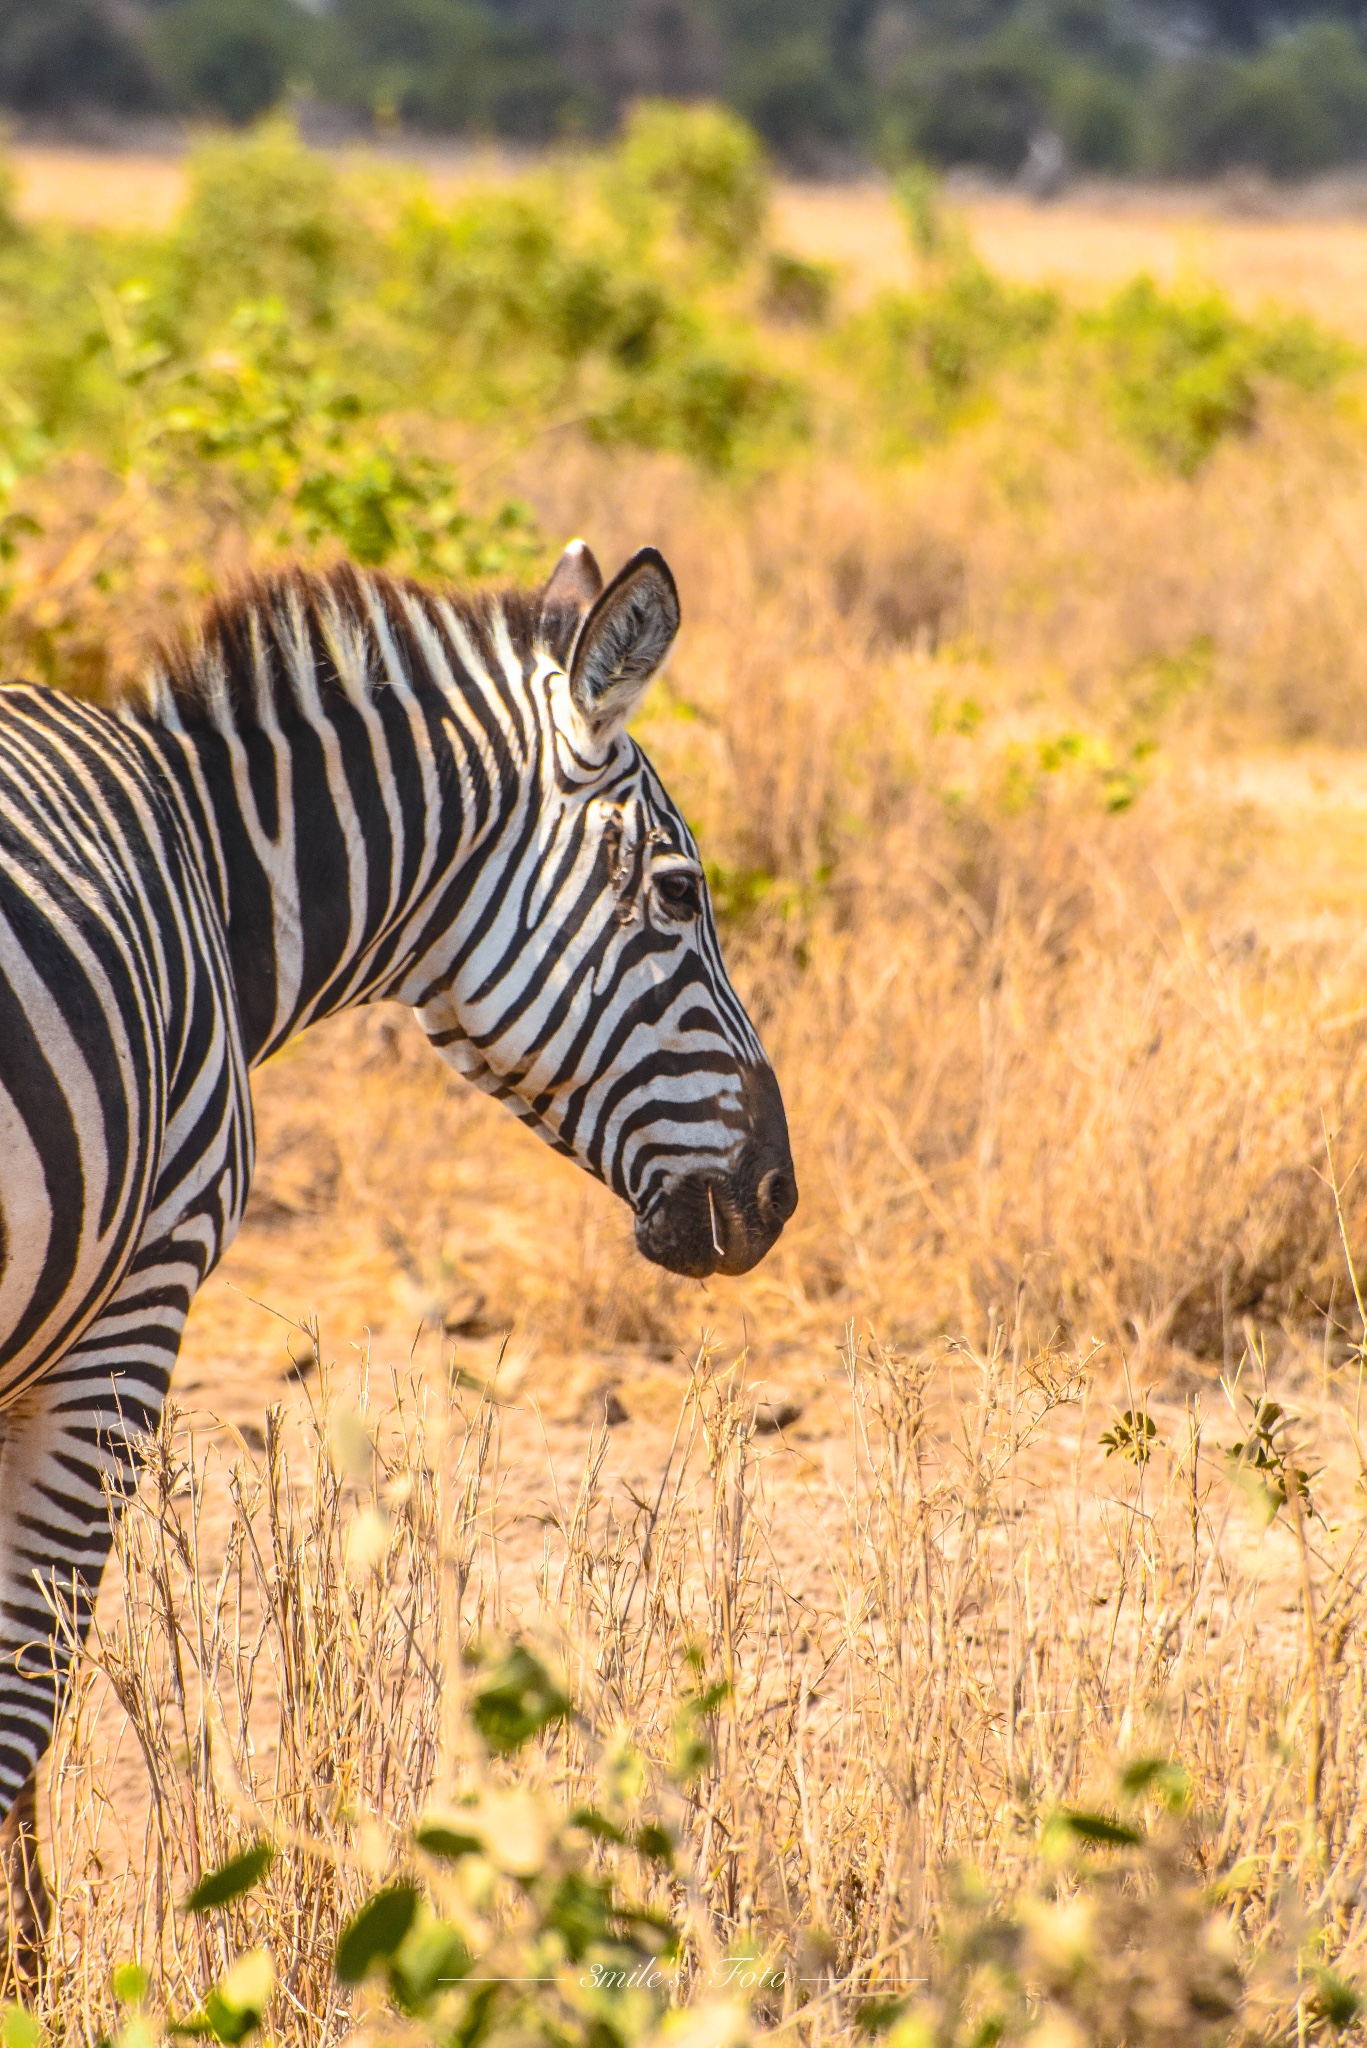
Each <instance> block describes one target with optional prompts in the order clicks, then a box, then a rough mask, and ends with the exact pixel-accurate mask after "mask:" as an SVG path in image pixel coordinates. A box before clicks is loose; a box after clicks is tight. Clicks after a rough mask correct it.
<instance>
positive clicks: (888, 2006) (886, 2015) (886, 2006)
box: [854, 1998, 911, 2035]
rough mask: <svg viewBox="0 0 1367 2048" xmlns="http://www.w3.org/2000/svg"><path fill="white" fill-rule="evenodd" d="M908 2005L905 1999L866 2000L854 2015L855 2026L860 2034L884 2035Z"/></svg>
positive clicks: (908, 2001)
mask: <svg viewBox="0 0 1367 2048" xmlns="http://www.w3.org/2000/svg"><path fill="white" fill-rule="evenodd" d="M910 2003H911V2001H910V1999H907V1998H866V1999H865V2001H864V2003H863V2004H862V2005H861V2006H860V2008H859V2011H858V2012H857V2013H856V2014H855V2021H854V2023H855V2026H856V2027H857V2028H858V2029H859V2032H860V2033H861V2034H875V2035H876V2034H886V2033H887V2031H888V2028H889V2027H891V2026H893V2025H895V2024H896V2022H897V2021H898V2020H900V2019H901V2017H902V2014H903V2013H904V2012H905V2011H906V2009H907V2007H908V2005H909V2004H910Z"/></svg>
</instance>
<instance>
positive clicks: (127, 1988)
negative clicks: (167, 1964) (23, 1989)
mask: <svg viewBox="0 0 1367 2048" xmlns="http://www.w3.org/2000/svg"><path fill="white" fill-rule="evenodd" d="M109 1986H110V1989H111V1990H112V1992H113V1993H114V1996H115V1998H117V1999H118V2001H119V2004H120V2005H141V2004H142V2001H143V1999H144V1998H146V1996H147V1986H148V1976H147V1972H146V1970H144V1968H143V1967H142V1964H141V1963H119V1964H118V1965H117V1967H116V1968H115V1969H114V1970H113V1971H112V1972H111V1974H110V1978H109ZM4 2043H5V2048H22V2043H20V2042H18V2041H11V2040H10V2038H9V2036H8V2035H6V2036H5V2037H4Z"/></svg>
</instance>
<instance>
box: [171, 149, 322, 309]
mask: <svg viewBox="0 0 1367 2048" xmlns="http://www.w3.org/2000/svg"><path fill="white" fill-rule="evenodd" d="M360 239H361V231H360V230H359V228H358V226H357V224H356V222H355V221H354V220H352V221H348V220H347V218H346V215H345V211H344V209H343V205H342V201H341V195H340V192H339V187H338V178H337V173H336V172H335V171H334V170H333V168H332V166H331V165H330V164H329V163H328V162H327V160H326V158H324V157H322V156H319V155H317V154H316V153H315V152H314V151H312V150H308V149H305V148H304V147H303V145H302V144H301V143H300V141H299V139H298V137H297V136H296V135H295V133H294V131H293V130H292V129H291V128H289V127H288V126H287V125H286V124H284V123H283V122H271V123H268V124H267V125H266V126H264V127H262V128H259V129H257V130H256V132H255V133H254V134H253V135H251V136H249V137H247V138H245V139H244V140H240V141H218V142H211V143H208V144H206V145H205V146H204V147H202V148H201V149H200V150H199V151H198V152H197V153H196V155H195V156H194V158H193V159H192V161H191V165H190V196H189V199H188V201H187V203H186V206H185V210H184V212H183V214H182V215H181V218H180V220H179V222H178V224H177V226H176V229H175V231H174V234H173V237H172V241H171V249H170V255H171V263H172V268H173V273H174V281H173V292H174V295H175V297H176V298H178V299H179V301H180V304H181V307H182V308H183V310H184V312H185V314H186V315H187V316H188V317H190V318H191V319H193V320H195V321H197V322H198V323H199V324H200V325H203V324H205V323H207V322H211V321H213V320H215V319H221V318H222V317H223V316H224V315H225V314H227V313H230V312H231V311H232V309H233V307H234V306H237V305H241V304H244V303H246V302H249V301H255V300H260V299H266V298H277V299H279V300H280V301H281V302H282V304H283V305H284V306H285V307H286V308H287V309H288V311H289V313H290V315H291V317H293V318H294V319H296V320H298V321H300V322H302V323H303V324H304V325H305V326H309V327H323V326H326V325H328V324H329V323H330V322H331V321H332V320H333V319H334V317H335V314H336V310H337V295H338V291H339V288H340V285H341V281H342V275H343V271H344V269H345V268H350V269H352V270H353V271H354V270H355V268H357V267H358V265H357V259H358V242H359V240H360Z"/></svg>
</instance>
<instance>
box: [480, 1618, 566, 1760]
mask: <svg viewBox="0 0 1367 2048" xmlns="http://www.w3.org/2000/svg"><path fill="white" fill-rule="evenodd" d="M572 1712H573V1703H572V1702H571V1700H570V1699H569V1697H568V1695H567V1694H566V1693H564V1692H563V1691H562V1690H561V1688H560V1687H559V1686H558V1685H557V1684H556V1682H555V1680H554V1679H553V1678H552V1677H551V1674H550V1672H549V1671H548V1670H547V1669H546V1667H545V1665H544V1664H543V1663H542V1662H541V1661H540V1659H539V1658H537V1657H534V1656H533V1655H532V1653H531V1651H530V1650H528V1649H527V1648H526V1646H525V1645H524V1644H522V1643H514V1644H513V1646H512V1648H511V1649H510V1650H508V1651H507V1653H506V1654H505V1655H504V1656H502V1657H500V1658H499V1659H498V1661H497V1662H496V1663H494V1664H491V1665H489V1666H488V1667H487V1668H486V1669H485V1670H484V1671H482V1672H481V1674H480V1676H479V1678H478V1679H477V1680H476V1682H475V1684H474V1686H473V1687H472V1688H471V1694H470V1719H471V1720H472V1721H473V1722H474V1724H475V1727H476V1728H477V1729H478V1730H479V1732H480V1734H481V1735H482V1736H483V1738H484V1740H485V1742H486V1743H487V1744H488V1746H489V1748H490V1749H492V1750H494V1751H496V1752H497V1754H498V1755H500V1756H511V1755H513V1754H514V1752H515V1751H517V1750H519V1749H521V1748H522V1747H523V1746H524V1744H526V1743H528V1742H530V1741H531V1739H532V1737H533V1736H535V1735H539V1734H540V1732H541V1730H542V1729H543V1728H548V1727H550V1726H551V1724H552V1723H553V1722H556V1721H563V1720H565V1719H566V1718H567V1717H568V1716H569V1715H570V1714H571V1713H572Z"/></svg>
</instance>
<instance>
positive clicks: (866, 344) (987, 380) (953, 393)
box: [841, 249, 1060, 447]
mask: <svg viewBox="0 0 1367 2048" xmlns="http://www.w3.org/2000/svg"><path fill="white" fill-rule="evenodd" d="M1059 310H1060V309H1059V304H1058V301H1057V299H1056V298H1055V297H1054V295H1053V293H1052V292H1048V291H1040V290H1035V289H1029V288H1024V287H1021V286H1018V285H1013V284H1009V283H1007V282H1006V281H1004V280H1003V279H1001V278H998V277H995V276H994V275H993V274H992V272H991V271H989V270H987V269H985V268H984V266H983V265H982V264H981V263H980V262H979V261H978V260H977V258H976V257H975V256H974V255H973V254H972V252H971V251H969V250H967V249H963V250H959V251H956V252H955V254H954V256H953V258H952V260H951V261H950V262H949V264H948V265H947V267H946V268H945V269H944V270H943V272H942V273H941V274H940V275H939V276H938V277H935V278H934V279H933V280H932V281H931V282H929V283H928V284H927V285H925V286H924V287H923V288H922V289H921V290H920V291H915V292H886V293H884V294H883V295H882V296H881V297H880V298H879V299H877V300H876V301H875V302H874V304H873V305H872V306H871V307H870V308H869V309H868V311H867V312H865V313H861V314H858V315H856V316H855V317H854V318H853V319H852V320H850V321H849V322H848V323H847V324H846V327H845V329H844V332H843V334H842V337H841V341H842V347H843V349H844V352H845V354H846V357H847V359H848V360H850V361H851V362H852V363H853V364H855V365H856V366H857V367H858V369H859V371H860V373H861V375H862V376H864V377H865V378H866V379H867V380H868V382H869V383H870V385H871V386H872V388H873V390H874V392H875V393H876V394H877V398H878V401H879V405H880V413H881V417H882V420H883V421H884V423H885V431H886V433H887V436H888V438H889V440H890V442H891V444H892V446H894V447H896V446H898V445H902V446H906V445H911V446H915V445H917V444H919V443H921V442H924V441H926V440H928V439H933V438H935V437H937V436H939V435H941V434H943V433H945V432H946V431H948V429H949V428H951V427H952V426H954V425H956V424H958V423H959V422H960V421H961V420H963V419H965V418H966V417H968V416H969V415H970V413H971V412H972V411H973V410H975V409H976V408H977V407H978V406H979V405H981V404H982V403H983V402H984V401H985V400H986V399H987V398H988V396H989V395H990V391H991V382H992V378H993V375H994V373H995V372H997V371H999V370H1000V369H1002V368H1003V367H1005V366H1006V365H1007V364H1008V363H1010V362H1012V361H1013V360H1020V359H1022V358H1023V357H1025V356H1026V355H1028V354H1029V353H1030V352H1031V351H1032V350H1033V349H1034V348H1035V347H1036V346H1037V345H1038V344H1039V343H1040V342H1041V341H1042V340H1043V339H1044V338H1045V337H1046V336H1047V335H1048V334H1050V333H1051V332H1052V331H1053V329H1054V328H1055V326H1056V325H1057V323H1058V319H1059Z"/></svg>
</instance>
